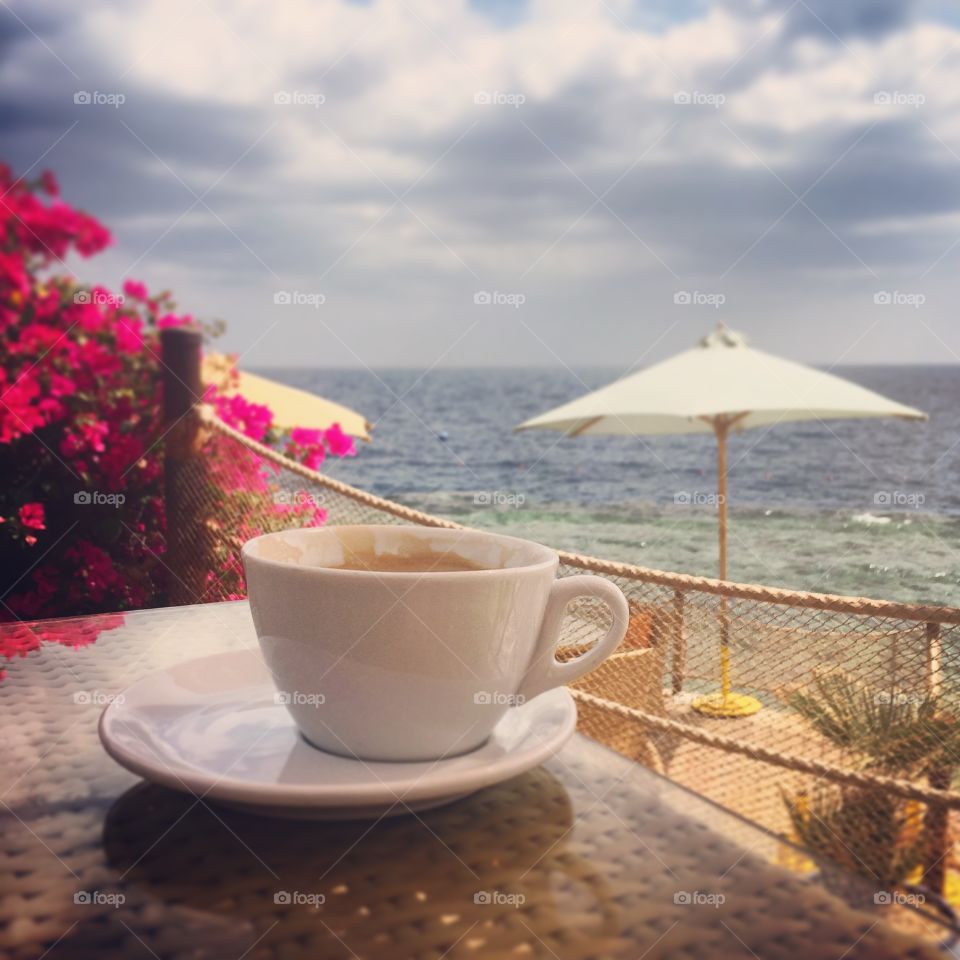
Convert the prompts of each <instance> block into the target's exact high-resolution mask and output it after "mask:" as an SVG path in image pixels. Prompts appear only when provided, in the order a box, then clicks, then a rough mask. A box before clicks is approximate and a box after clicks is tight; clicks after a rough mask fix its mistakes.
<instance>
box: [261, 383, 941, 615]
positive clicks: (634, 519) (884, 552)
mask: <svg viewBox="0 0 960 960" xmlns="http://www.w3.org/2000/svg"><path fill="white" fill-rule="evenodd" d="M258 372H262V373H263V374H264V375H266V376H270V377H272V378H274V379H276V380H279V381H282V382H284V383H288V384H290V385H292V386H297V387H301V388H304V389H307V390H310V391H312V392H315V393H318V394H321V395H323V396H326V397H329V398H331V399H334V400H337V401H339V402H341V403H344V404H346V405H347V406H349V407H352V408H353V409H355V410H358V411H360V412H362V413H363V414H364V415H365V416H366V417H367V419H368V420H369V421H370V422H371V423H372V424H373V425H374V430H373V434H372V436H373V439H372V441H371V442H369V443H360V444H358V447H359V449H358V453H357V456H356V457H353V458H349V459H344V460H334V459H332V458H328V461H327V463H326V465H325V470H326V471H327V472H328V473H329V474H330V475H331V476H334V477H337V478H338V479H340V480H344V481H346V482H347V483H351V484H354V485H356V486H358V487H362V488H363V489H365V490H369V491H372V492H373V493H376V494H378V495H380V496H383V497H389V498H390V499H393V500H396V501H398V502H400V503H404V504H408V505H410V506H414V507H417V508H418V509H421V510H425V511H428V512H430V513H434V514H439V515H440V516H444V517H448V518H450V519H453V520H457V521H459V522H461V523H465V524H468V525H470V526H475V527H482V528H487V529H491V530H497V531H500V532H503V533H509V534H513V535H516V536H520V537H526V538H529V539H533V540H538V541H540V542H542V543H546V544H549V545H551V546H553V547H556V548H558V549H565V550H572V551H576V552H579V553H589V554H594V555H599V556H603V557H607V558H610V559H616V560H622V561H627V562H630V563H636V564H640V565H643V566H647V567H654V568H657V569H661V570H672V571H680V572H683V573H691V574H701V575H705V576H715V575H716V573H717V524H716V445H715V441H714V439H713V437H712V436H711V435H702V436H701V435H696V436H678V437H670V436H666V437H579V438H572V437H566V436H564V435H562V434H560V433H554V432H549V431H525V432H523V433H514V432H513V428H514V426H516V425H517V424H519V423H521V422H522V421H524V420H526V419H528V418H529V417H532V416H534V415H536V414H538V413H543V412H545V411H547V410H550V409H552V408H553V407H555V406H557V405H559V404H561V403H565V402H567V401H569V400H572V399H574V398H576V397H578V396H581V395H582V394H584V393H586V392H588V391H590V390H594V389H596V388H597V387H600V386H603V385H604V384H606V383H609V382H610V381H612V380H614V379H616V378H617V376H618V375H619V371H617V370H615V369H597V368H590V369H581V370H573V371H570V370H566V369H539V368H537V369H518V368H509V369H449V368H442V369H441V368H435V369H430V370H407V369H402V370H400V369H394V370H373V371H371V370H353V369H318V370H307V369H271V370H261V371H258ZM832 372H834V373H836V374H838V375H839V376H843V377H847V378H849V379H850V380H853V381H855V382H856V383H860V384H862V385H863V386H865V387H868V388H870V389H873V390H877V391H879V392H880V393H882V394H884V395H886V396H889V397H891V398H892V399H895V400H898V401H900V402H902V403H906V404H909V405H910V406H914V407H918V408H920V409H921V410H924V411H926V412H927V413H928V414H929V415H930V419H929V421H928V422H926V423H913V422H902V421H895V420H860V421H833V422H829V423H823V424H822V423H793V424H790V423H784V424H780V425H777V426H775V427H772V428H761V429H755V430H749V431H744V432H743V433H741V434H738V435H734V436H733V437H732V438H731V440H730V445H729V446H730V454H729V458H730V474H729V476H730V480H729V498H728V503H729V510H730V527H729V558H730V559H729V577H730V579H732V580H737V581H740V582H745V583H762V584H768V585H773V586H782V587H789V588H793V589H799V590H809V591H816V592H822V593H837V594H845V595H855V596H868V597H877V598H886V599H892V600H900V601H906V602H911V601H916V602H924V603H946V604H953V605H960V366H859V367H845V368H840V367H838V368H835V369H833V370H832Z"/></svg>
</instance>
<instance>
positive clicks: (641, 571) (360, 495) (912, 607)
mask: <svg viewBox="0 0 960 960" xmlns="http://www.w3.org/2000/svg"><path fill="white" fill-rule="evenodd" d="M198 410H199V416H200V418H201V420H202V422H203V424H204V425H205V426H207V427H209V428H211V429H214V430H217V431H219V432H220V433H222V434H224V435H225V436H228V437H230V438H231V439H232V440H236V441H237V442H238V443H242V444H243V445H244V446H246V447H247V448H248V449H250V450H252V451H253V452H255V453H256V454H257V455H258V456H260V457H262V458H263V459H264V460H268V461H270V462H271V463H274V464H276V465H277V466H279V467H282V468H283V469H284V470H288V471H290V473H292V474H295V475H296V476H299V477H302V478H303V479H304V480H308V481H310V483H314V484H317V485H319V486H322V487H326V488H327V489H328V490H332V491H335V492H336V493H339V494H341V495H342V496H345V497H350V498H351V499H352V500H355V501H356V502H357V503H360V504H364V505H366V506H369V507H372V508H373V509H375V510H382V511H383V512H384V513H389V514H391V515H392V516H395V517H397V518H399V519H402V520H408V521H409V522H410V523H417V524H422V525H425V526H430V527H447V528H451V529H456V528H462V527H463V524H459V523H455V522H454V521H452V520H446V519H444V518H442V517H437V516H434V515H433V514H429V513H424V512H423V511H422V510H416V509H414V508H413V507H407V506H404V505H402V504H399V503H396V502H394V501H393V500H387V499H385V498H384V497H378V496H376V495H375V494H372V493H368V492H367V491H365V490H360V489H358V488H357V487H353V486H350V484H348V483H344V482H343V481H341V480H335V479H334V478H332V477H329V476H327V475H326V474H323V473H320V472H318V471H316V470H311V469H310V468H309V467H305V466H304V465H303V464H300V463H296V462H294V461H292V460H290V459H289V458H288V457H285V456H284V455H283V454H281V453H278V452H277V451H276V450H274V449H273V448H271V447H268V446H266V445H264V444H262V443H258V442H257V441H256V440H252V439H250V438H249V437H247V436H246V435H244V434H243V433H241V432H240V431H239V430H236V429H234V428H233V427H231V426H228V425H227V424H225V423H224V422H223V421H222V420H220V419H219V417H217V415H216V413H215V412H214V411H213V410H212V408H210V407H209V406H201V407H199V408H198ZM557 552H558V554H559V556H560V560H561V562H562V563H565V564H568V565H569V566H572V567H580V568H581V569H583V570H590V571H592V572H594V573H603V574H608V575H610V576H616V577H625V578H628V579H632V580H640V581H643V582H645V583H653V584H657V585H660V586H664V587H673V588H675V589H679V590H683V591H697V592H700V593H704V594H711V595H714V596H718V597H719V596H724V597H728V598H731V599H742V600H755V601H758V602H761V603H774V604H783V605H784V606H791V607H804V608H809V609H812V610H831V611H834V612H837V613H851V614H854V615H857V616H869V617H886V618H890V619H898V620H916V621H918V622H924V623H926V622H930V623H949V624H960V608H958V607H948V606H930V605H926V604H916V603H896V602H894V601H890V600H875V599H871V598H869V597H845V596H836V595H832V594H826V593H807V592H803V591H799V590H788V589H784V588H782V587H767V586H761V585H759V584H748V583H735V582H732V581H728V580H716V579H713V578H711V577H700V576H695V575H693V574H686V573H672V572H668V571H666V570H655V569H652V568H650V567H641V566H637V565H635V564H630V563H621V562H619V561H614V560H604V559H602V558H600V557H593V556H589V555H586V554H578V553H568V552H566V551H563V550H560V551H557Z"/></svg>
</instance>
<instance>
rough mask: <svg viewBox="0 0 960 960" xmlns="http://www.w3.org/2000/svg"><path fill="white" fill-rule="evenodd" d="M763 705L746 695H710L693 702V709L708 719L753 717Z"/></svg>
mask: <svg viewBox="0 0 960 960" xmlns="http://www.w3.org/2000/svg"><path fill="white" fill-rule="evenodd" d="M762 707H763V704H762V703H760V701H759V700H757V699H756V697H748V696H747V695H746V694H745V693H728V694H726V695H724V694H722V693H708V694H707V695H706V696H705V697H697V699H696V700H694V701H693V709H694V710H696V711H697V713H702V714H703V715H704V716H707V717H751V716H753V714H755V713H757V712H758V711H759V710H760V709H761V708H762Z"/></svg>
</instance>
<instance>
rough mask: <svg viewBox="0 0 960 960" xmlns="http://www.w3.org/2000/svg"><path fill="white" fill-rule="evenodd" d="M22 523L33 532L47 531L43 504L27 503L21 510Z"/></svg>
mask: <svg viewBox="0 0 960 960" xmlns="http://www.w3.org/2000/svg"><path fill="white" fill-rule="evenodd" d="M18 516H19V517H20V522H21V523H22V524H23V525H24V526H25V527H29V529H31V530H46V529H47V528H46V527H45V526H44V523H43V521H44V519H45V514H44V509H43V504H42V503H25V504H24V505H23V506H22V507H21V508H20V513H19V514H18Z"/></svg>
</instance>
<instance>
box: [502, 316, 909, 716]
mask: <svg viewBox="0 0 960 960" xmlns="http://www.w3.org/2000/svg"><path fill="white" fill-rule="evenodd" d="M873 417H898V418H900V419H903V420H925V419H926V418H927V415H926V414H925V413H923V412H922V411H920V410H915V409H914V408H913V407H906V406H904V405H903V404H900V403H896V402H895V401H893V400H888V399H887V398H886V397H882V396H881V395H880V394H879V393H874V392H873V391H872V390H867V389H866V388H864V387H861V386H858V385H857V384H855V383H851V382H850V381H849V380H843V379H842V378H840V377H836V376H834V375H833V374H830V373H824V372H823V371H821V370H813V369H811V368H810V367H805V366H803V365H802V364H799V363H793V362H792V361H790V360H782V359H780V358H779V357H774V356H771V355H770V354H767V353H762V352H761V351H759V350H754V349H753V348H752V347H750V346H748V345H747V340H746V338H745V337H744V336H743V335H742V334H739V333H734V332H733V331H731V330H727V329H726V328H725V327H724V326H723V325H722V324H721V325H720V326H719V327H718V328H717V329H716V330H715V331H714V332H713V333H711V334H709V335H708V336H706V337H704V338H703V339H702V340H701V341H700V343H699V344H698V345H697V346H696V347H694V348H693V349H692V350H686V351H684V352H683V353H680V354H677V355H676V356H675V357H671V358H670V359H668V360H664V361H662V362H661V363H657V364H654V365H653V366H652V367H648V368H647V369H645V370H641V371H640V372H639V373H635V374H632V375H631V376H629V377H624V378H623V379H622V380H617V381H616V382H614V383H611V384H609V385H608V386H606V387H601V388H600V389H599V390H595V391H594V392H593V393H588V394H586V395H585V396H582V397H580V398H578V399H577V400H573V401H572V402H570V403H567V404H564V405H563V406H561V407H557V408H556V409H555V410H551V411H550V412H549V413H544V414H541V415H540V416H538V417H534V418H533V419H532V420H527V421H526V422H525V423H522V424H520V426H518V427H517V428H516V429H517V430H532V429H536V428H541V429H546V430H558V431H561V432H563V433H567V434H569V435H570V436H574V437H579V436H590V435H594V434H612V435H621V436H637V435H640V434H676V433H713V434H714V435H715V436H716V438H717V494H718V496H717V513H718V520H719V540H720V579H721V580H726V579H727V437H728V436H729V433H730V431H731V430H737V431H740V430H749V429H750V428H751V427H763V426H773V425H774V424H777V423H784V422H787V421H791V420H821V421H822V420H846V419H854V418H856V419H859V418H873ZM720 624H721V633H720V675H721V689H720V692H719V693H717V694H711V695H709V696H706V697H701V698H700V699H699V700H697V701H696V703H695V704H694V705H695V706H696V707H697V709H698V710H700V711H701V712H703V713H707V714H710V715H712V716H723V717H732V716H746V715H748V714H750V713H756V711H757V710H759V709H760V703H759V701H757V700H756V699H754V698H753V697H746V696H742V695H740V694H735V693H732V692H731V690H730V655H729V648H728V629H727V628H728V621H727V616H726V600H725V599H724V598H721V620H720Z"/></svg>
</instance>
